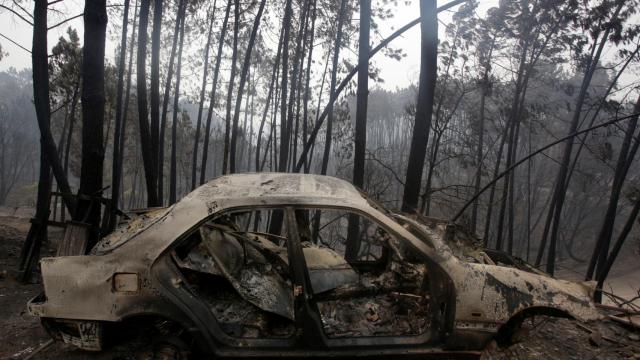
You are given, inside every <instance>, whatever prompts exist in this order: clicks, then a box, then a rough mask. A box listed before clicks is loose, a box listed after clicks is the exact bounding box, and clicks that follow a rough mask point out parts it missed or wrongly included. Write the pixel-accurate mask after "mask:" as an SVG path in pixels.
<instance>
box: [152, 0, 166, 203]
mask: <svg viewBox="0 0 640 360" xmlns="http://www.w3.org/2000/svg"><path fill="white" fill-rule="evenodd" d="M161 32H162V0H155V1H154V6H153V31H152V33H151V153H152V154H153V169H154V171H155V174H154V177H155V178H156V179H158V182H159V183H158V187H157V189H158V204H159V205H160V206H162V204H163V203H164V195H163V194H164V189H163V187H162V186H160V183H161V182H162V180H160V179H162V178H163V174H162V171H161V170H160V169H161V168H162V167H163V164H162V163H161V162H159V156H158V154H159V153H158V146H159V140H160V35H161ZM163 180H164V179H163Z"/></svg>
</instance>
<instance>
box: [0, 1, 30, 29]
mask: <svg viewBox="0 0 640 360" xmlns="http://www.w3.org/2000/svg"><path fill="white" fill-rule="evenodd" d="M0 8H3V9H6V10H9V11H10V12H11V13H13V15H15V16H17V17H19V18H20V19H21V20H22V21H24V22H26V23H27V24H29V25H31V26H33V23H32V22H31V21H29V20H27V19H26V18H25V17H24V16H22V15H20V14H19V13H18V12H17V11H15V10H13V9H12V8H10V7H7V6H4V5H2V4H0Z"/></svg>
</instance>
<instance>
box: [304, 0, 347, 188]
mask: <svg viewBox="0 0 640 360" xmlns="http://www.w3.org/2000/svg"><path fill="white" fill-rule="evenodd" d="M346 3H347V0H341V1H340V13H339V14H338V29H337V32H336V42H335V44H334V46H333V62H332V64H333V65H332V66H333V69H332V70H331V85H330V86H329V94H330V96H329V109H328V115H327V132H326V135H325V140H324V153H323V156H322V168H321V170H320V173H321V174H322V175H326V174H327V168H328V166H329V155H330V153H331V137H332V131H333V105H334V102H335V101H336V97H337V94H336V76H337V73H338V65H339V64H338V60H339V58H340V48H341V47H342V26H343V23H344V12H345V9H346V5H347V4H346ZM303 156H304V154H303Z"/></svg>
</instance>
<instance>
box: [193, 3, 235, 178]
mask: <svg viewBox="0 0 640 360" xmlns="http://www.w3.org/2000/svg"><path fill="white" fill-rule="evenodd" d="M231 1H232V0H228V1H227V9H226V10H225V14H224V20H223V21H222V29H221V30H220V41H219V42H218V54H217V55H216V67H215V69H214V71H213V84H212V85H211V95H210V99H209V110H208V111H207V126H206V127H205V131H204V143H203V144H202V165H201V166H200V184H201V185H202V184H204V180H205V178H206V174H207V156H208V154H209V138H210V137H211V119H212V118H213V109H214V108H215V98H216V90H217V87H216V84H217V83H218V74H219V73H220V61H221V59H222V47H223V46H224V38H225V35H226V34H227V25H228V24H229V13H230V12H231V4H232V3H231Z"/></svg>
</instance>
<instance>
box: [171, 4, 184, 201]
mask: <svg viewBox="0 0 640 360" xmlns="http://www.w3.org/2000/svg"><path fill="white" fill-rule="evenodd" d="M185 20H186V19H185V17H184V16H183V17H182V18H181V22H180V48H179V50H178V65H177V67H176V90H175V93H174V96H173V122H172V124H171V170H170V179H169V204H175V202H176V200H177V167H178V164H177V151H178V144H177V142H178V112H179V107H180V80H182V79H181V75H182V74H181V73H182V48H183V45H184V23H185V22H186V21H185Z"/></svg>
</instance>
